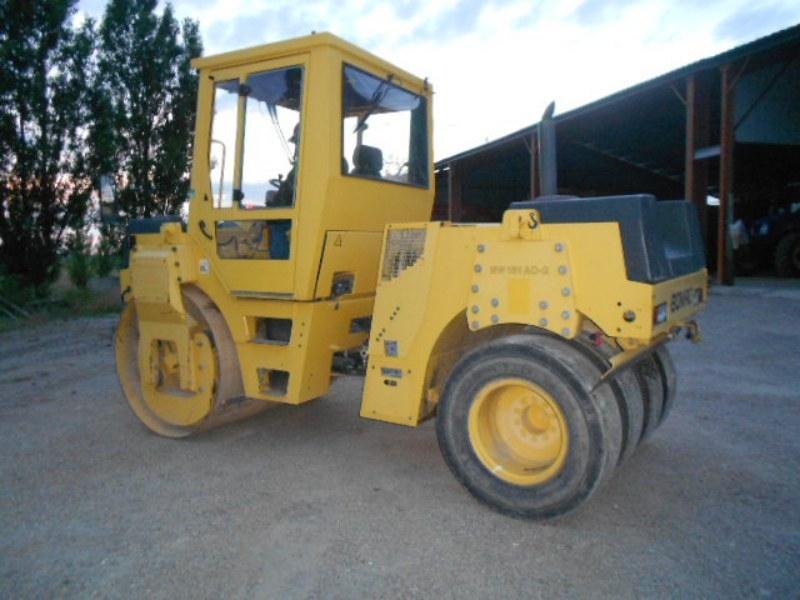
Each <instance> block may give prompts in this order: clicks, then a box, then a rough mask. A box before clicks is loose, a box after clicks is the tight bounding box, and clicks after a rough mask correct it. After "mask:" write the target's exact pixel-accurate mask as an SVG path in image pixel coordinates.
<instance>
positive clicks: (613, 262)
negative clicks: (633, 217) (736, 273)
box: [361, 210, 707, 425]
mask: <svg viewBox="0 0 800 600" xmlns="http://www.w3.org/2000/svg"><path fill="white" fill-rule="evenodd" d="M531 223H535V224H536V225H535V227H531V226H530V224H531ZM394 229H404V230H417V231H424V248H422V249H421V252H420V256H419V258H417V259H416V261H415V262H414V263H413V264H412V265H410V266H408V267H406V268H405V269H403V270H402V271H400V272H399V274H398V275H397V276H396V277H392V278H389V279H386V278H383V277H380V278H379V284H378V291H377V296H376V299H375V313H374V315H373V320H372V332H371V335H370V344H369V357H370V358H369V367H368V369H367V378H366V384H365V388H364V400H363V403H362V410H361V415H362V416H364V417H368V418H374V419H380V420H384V421H390V422H393V423H399V424H405V425H416V424H418V423H419V422H420V421H422V420H423V419H425V418H426V417H428V416H430V415H431V414H432V412H433V410H434V408H435V405H436V403H437V402H438V398H439V396H440V394H441V392H442V387H443V385H444V382H445V379H446V375H447V373H448V372H449V369H450V368H451V367H452V365H453V364H454V363H455V361H456V360H457V359H458V358H459V357H460V356H462V355H463V353H464V352H465V351H466V350H467V349H469V348H470V347H472V346H474V345H475V344H477V343H480V342H482V341H486V340H489V339H492V338H494V337H497V336H500V335H504V334H507V333H513V332H515V331H523V330H524V329H525V328H526V327H532V328H536V330H545V331H549V332H551V333H553V334H556V335H559V336H562V337H564V338H567V339H572V338H575V337H576V336H577V335H579V333H580V332H581V331H582V329H583V328H584V327H586V326H588V325H589V324H590V323H591V324H593V325H595V326H596V327H598V328H599V329H601V330H602V331H603V332H604V333H605V334H606V335H607V336H609V337H611V338H616V339H620V340H623V341H624V342H625V343H626V344H627V346H628V347H631V348H634V347H638V346H646V345H647V344H649V343H650V342H651V341H652V340H653V339H655V338H658V337H659V336H662V335H667V334H668V332H670V331H671V330H673V329H675V328H676V327H679V326H682V325H684V324H685V323H686V322H687V321H688V320H689V319H691V317H692V316H693V315H694V314H695V313H696V312H697V311H698V310H699V308H700V306H699V305H695V306H687V307H685V308H683V309H681V310H678V311H676V312H675V313H670V314H669V318H668V320H667V321H666V322H664V323H661V324H659V325H654V324H653V315H654V310H655V307H656V306H658V305H659V304H661V303H663V302H667V303H668V302H669V300H670V298H671V296H672V294H673V293H675V292H677V291H681V290H685V289H700V290H702V291H703V295H702V298H703V299H705V298H706V297H707V289H706V288H707V273H706V271H705V269H702V270H700V271H697V272H696V273H693V274H691V275H687V276H684V277H679V278H676V279H672V280H668V281H665V282H663V283H658V284H654V285H651V284H645V283H638V282H634V281H629V280H628V279H627V274H626V271H625V259H624V255H623V250H622V241H621V236H620V232H619V226H618V225H617V224H616V223H578V224H569V225H562V224H552V225H548V224H547V223H541V222H540V219H539V216H538V214H536V211H531V210H508V211H506V213H505V215H504V218H503V222H502V223H498V224H494V225H486V224H476V225H466V224H452V223H444V222H435V223H416V224H413V223H412V224H406V225H391V226H390V227H389V230H388V233H387V239H390V238H389V236H391V232H392V230H394ZM383 252H384V257H385V255H386V254H387V253H389V254H390V253H391V252H392V249H391V243H389V244H385V245H384V249H383ZM382 262H383V263H384V268H385V266H386V265H385V262H386V261H385V260H384V259H382ZM629 311H632V313H633V315H634V318H633V320H629V319H630V315H628V317H629V319H628V320H626V313H628V312H629Z"/></svg>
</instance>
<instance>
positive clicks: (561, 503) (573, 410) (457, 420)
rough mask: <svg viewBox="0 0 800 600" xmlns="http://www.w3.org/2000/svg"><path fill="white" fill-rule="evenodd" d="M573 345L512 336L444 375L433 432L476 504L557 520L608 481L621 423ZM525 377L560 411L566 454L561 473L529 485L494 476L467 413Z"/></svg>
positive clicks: (607, 390)
mask: <svg viewBox="0 0 800 600" xmlns="http://www.w3.org/2000/svg"><path fill="white" fill-rule="evenodd" d="M600 375H601V371H600V369H598V368H597V367H596V366H595V365H594V364H593V362H592V361H591V360H590V359H588V358H587V357H586V356H585V355H584V354H583V352H582V351H580V350H579V349H577V348H576V347H575V346H574V345H573V344H571V343H568V342H566V341H564V340H561V339H558V338H554V337H551V336H545V335H536V334H533V335H531V334H523V335H513V336H508V337H505V338H501V339H499V340H496V341H493V342H490V343H488V344H486V345H483V346H480V347H478V348H475V349H473V350H472V351H470V352H468V353H467V354H466V355H465V356H464V357H463V358H462V359H461V360H459V362H458V363H457V364H456V365H455V366H454V368H453V370H452V371H451V373H450V375H449V377H448V379H447V382H446V383H445V388H444V391H443V394H442V398H441V401H440V403H439V406H438V414H437V420H436V434H437V438H438V441H439V447H440V449H441V451H442V455H443V457H444V459H445V462H446V463H447V465H448V466H449V467H450V470H451V471H452V472H453V474H454V475H455V477H456V479H458V481H460V482H461V483H462V484H463V485H464V486H465V487H466V488H467V489H468V490H469V491H470V493H472V495H473V496H475V497H476V498H477V499H478V500H480V501H481V502H484V503H485V504H487V505H489V506H490V507H492V508H494V509H495V510H498V511H500V512H502V513H505V514H508V515H512V516H516V517H523V518H529V519H548V518H553V517H557V516H560V515H563V514H565V513H568V512H570V511H572V510H575V509H576V508H577V507H578V506H580V505H581V504H583V503H584V502H586V500H588V499H589V497H590V496H592V495H593V494H594V493H595V492H596V491H597V490H598V489H599V488H600V487H601V486H602V484H603V483H604V482H605V481H606V480H607V479H608V478H609V477H610V476H611V474H612V473H613V471H614V467H615V466H616V464H617V462H618V460H619V456H620V449H621V445H622V420H621V418H620V414H619V409H618V406H617V402H616V399H615V397H614V392H613V390H612V389H611V386H610V385H609V384H608V383H603V384H601V385H599V386H597V387H595V384H596V383H597V382H598V380H599V378H600ZM509 379H515V380H526V381H528V382H531V383H532V384H534V385H535V386H538V387H539V388H540V389H542V390H544V391H545V392H546V393H547V394H549V396H550V398H552V399H553V400H554V401H555V402H556V403H557V405H558V407H559V408H560V410H561V413H562V414H563V417H564V419H565V422H566V427H567V430H568V450H567V453H566V458H565V459H564V462H563V465H562V466H561V468H560V470H559V471H558V472H556V473H555V474H554V475H553V476H552V477H550V478H549V479H547V480H546V481H543V482H541V483H538V484H535V485H515V484H512V483H509V482H508V481H506V480H504V479H501V478H500V477H499V476H497V475H495V474H493V473H492V472H491V471H490V470H489V469H488V468H487V467H486V465H485V464H484V462H482V460H481V459H480V458H479V457H478V454H477V453H476V450H475V446H474V444H473V442H472V440H471V439H470V430H469V418H470V417H469V415H470V409H471V408H472V405H473V403H475V402H476V398H478V397H479V393H480V392H481V390H483V389H485V388H486V386H487V385H491V384H492V383H493V382H497V381H502V380H509Z"/></svg>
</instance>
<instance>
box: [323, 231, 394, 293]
mask: <svg viewBox="0 0 800 600" xmlns="http://www.w3.org/2000/svg"><path fill="white" fill-rule="evenodd" d="M382 241H383V235H382V234H381V233H378V232H373V231H329V232H328V233H327V235H326V236H325V250H324V251H323V254H322V264H321V265H320V270H319V278H318V279H317V289H316V292H315V294H314V297H315V298H316V299H322V298H330V297H332V296H342V295H352V296H363V295H364V294H374V293H375V280H376V278H377V276H378V260H379V259H380V256H381V242H382ZM335 283H336V284H339V286H341V287H340V288H339V289H337V290H334V284H335ZM347 290H349V291H347Z"/></svg>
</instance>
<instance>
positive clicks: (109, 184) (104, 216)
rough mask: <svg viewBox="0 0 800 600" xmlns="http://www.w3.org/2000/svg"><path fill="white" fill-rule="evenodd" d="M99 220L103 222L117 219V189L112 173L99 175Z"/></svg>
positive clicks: (111, 221) (112, 221)
mask: <svg viewBox="0 0 800 600" xmlns="http://www.w3.org/2000/svg"><path fill="white" fill-rule="evenodd" d="M100 221H101V222H102V223H105V224H110V223H116V222H117V221H119V207H118V206H117V190H116V185H115V184H114V177H113V176H112V175H101V176H100Z"/></svg>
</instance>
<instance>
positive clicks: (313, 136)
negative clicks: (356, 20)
mask: <svg viewBox="0 0 800 600" xmlns="http://www.w3.org/2000/svg"><path fill="white" fill-rule="evenodd" d="M195 66H196V67H197V68H198V69H199V71H200V89H199V97H198V117H197V126H196V135H195V143H194V162H193V165H194V166H193V172H192V187H193V199H192V201H191V206H190V213H189V222H188V226H187V227H185V228H184V227H183V226H182V224H181V223H179V222H163V221H157V222H149V221H148V222H141V223H133V224H132V228H131V232H132V236H131V238H132V239H131V245H132V250H131V257H130V268H129V269H126V270H125V271H123V272H122V275H121V285H122V288H123V295H124V297H125V300H126V302H127V305H126V308H125V311H124V313H123V315H122V317H121V320H120V325H119V329H118V332H117V339H116V352H117V369H118V373H119V377H120V380H121V383H122V387H123V389H124V391H125V395H126V397H127V399H128V402H129V403H130V405H131V407H132V408H133V410H134V412H135V413H136V415H137V416H138V417H139V418H140V419H141V420H142V421H143V422H144V423H145V424H146V425H147V426H148V427H149V428H150V429H152V430H153V431H155V432H157V433H160V434H162V435H166V436H171V437H182V436H186V435H189V434H191V433H194V432H197V431H201V430H204V429H208V428H210V427H214V426H217V425H219V424H222V423H226V422H229V421H231V420H234V419H238V418H242V417H244V416H247V415H251V414H253V413H255V412H257V411H259V410H262V409H264V408H266V407H267V406H269V405H270V404H274V403H285V404H300V403H303V402H307V401H310V400H313V399H315V398H318V397H320V396H322V395H324V394H325V393H326V391H327V390H328V388H329V386H330V383H331V379H332V376H333V375H334V374H335V373H334V372H333V370H332V365H333V364H334V362H335V358H336V357H337V356H339V355H341V353H342V352H345V351H349V350H353V349H357V348H359V347H361V346H362V345H363V344H364V343H365V342H368V344H369V357H368V364H367V369H366V380H365V386H364V394H363V398H362V404H361V415H362V416H363V417H365V418H371V419H377V420H382V421H387V422H391V423H397V424H402V425H407V426H416V425H419V424H420V423H421V422H423V421H424V420H426V419H428V418H431V417H433V416H434V415H435V416H436V419H437V436H438V439H439V444H440V447H441V450H442V453H443V455H444V457H445V460H446V461H447V463H448V465H449V466H450V468H451V469H452V471H453V473H454V474H455V476H456V478H457V479H458V480H459V481H461V482H462V483H463V484H464V485H465V486H466V487H467V488H468V489H469V490H470V491H471V492H472V493H473V494H474V495H475V496H476V497H477V498H479V499H480V500H482V501H484V502H486V503H488V504H489V505H491V506H493V507H494V508H496V509H498V510H501V511H504V512H506V513H509V514H513V515H518V516H525V517H532V518H546V517H552V516H556V515H560V514H563V513H565V512H567V511H569V510H572V509H574V508H576V507H577V506H579V505H580V504H581V503H582V502H584V501H585V500H586V499H587V498H588V497H589V496H591V495H592V494H593V493H594V492H595V491H596V490H597V489H599V487H600V486H601V485H602V483H603V482H604V481H606V480H607V479H608V478H609V477H610V475H611V473H612V472H613V471H614V468H615V467H616V466H617V465H618V464H620V463H621V462H622V461H624V460H625V459H627V458H628V457H629V456H630V455H631V454H632V452H633V451H634V450H635V448H636V447H637V446H638V444H639V443H640V442H641V441H642V440H643V439H646V438H647V437H648V436H649V435H650V434H652V432H653V431H654V430H655V429H656V428H657V427H658V426H659V425H660V424H661V423H662V422H663V421H664V419H665V418H666V416H667V414H668V413H669V411H670V408H671V406H672V405H673V402H674V398H675V377H676V376H675V370H674V366H673V363H672V360H671V359H670V356H669V353H668V351H667V349H666V347H665V345H664V344H665V343H666V342H667V341H668V340H670V339H672V338H673V337H674V336H675V335H676V334H677V332H678V331H680V330H681V329H684V330H687V331H689V332H690V333H696V326H695V325H694V323H693V322H692V320H691V319H692V318H693V316H694V315H695V314H696V312H697V311H698V310H699V308H700V307H701V305H702V304H703V303H704V302H705V301H706V298H707V290H706V285H707V283H706V282H707V276H706V271H705V268H704V265H705V261H704V258H703V250H702V242H701V239H700V233H699V228H698V224H697V217H696V215H695V213H694V212H693V208H692V207H691V205H690V204H689V203H687V202H682V201H679V202H656V201H655V199H654V198H652V197H651V196H627V197H609V198H595V199H578V198H568V199H564V198H551V199H546V198H545V199H537V200H536V201H535V202H531V203H519V204H517V205H515V206H513V207H511V208H509V210H507V211H506V213H505V214H504V216H503V220H502V222H501V223H493V224H470V225H466V224H454V223H448V222H429V221H428V218H429V215H430V213H431V208H432V203H433V187H432V179H433V163H432V150H431V148H432V146H431V116H430V115H431V112H430V107H431V100H432V93H433V92H432V89H431V86H430V84H429V83H428V82H427V80H421V79H419V78H417V77H414V76H413V75H411V74H409V73H406V72H405V71H402V70H401V69H398V68H397V67H395V66H393V65H391V64H389V63H387V62H385V61H383V60H381V59H379V58H378V57H376V56H373V55H371V54H369V53H367V52H364V51H363V50H360V49H359V48H356V47H355V46H352V45H350V44H348V43H346V42H344V41H342V40H340V39H338V38H336V37H334V36H332V35H329V34H316V35H312V36H308V37H303V38H298V39H294V40H289V41H286V42H281V43H277V44H270V45H267V46H262V47H258V48H252V49H247V50H241V51H237V52H231V53H227V54H222V55H219V56H213V57H208V58H203V59H199V60H197V61H195ZM289 132H291V137H289V138H287V137H286V136H287V134H288V133H289ZM291 145H294V148H292V147H291Z"/></svg>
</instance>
